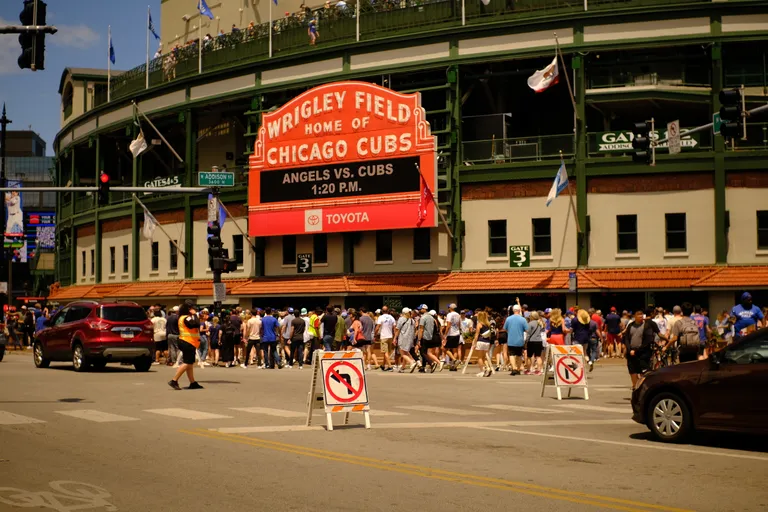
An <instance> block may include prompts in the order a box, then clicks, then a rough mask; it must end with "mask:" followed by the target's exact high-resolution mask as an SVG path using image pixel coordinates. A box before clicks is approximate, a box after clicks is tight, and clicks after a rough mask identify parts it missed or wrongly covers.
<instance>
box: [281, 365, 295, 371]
mask: <svg viewBox="0 0 768 512" xmlns="http://www.w3.org/2000/svg"><path fill="white" fill-rule="evenodd" d="M283 368H288V369H289V370H290V369H292V368H293V366H291V365H289V364H287V365H285V366H283Z"/></svg>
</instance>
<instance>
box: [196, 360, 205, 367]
mask: <svg viewBox="0 0 768 512" xmlns="http://www.w3.org/2000/svg"><path fill="white" fill-rule="evenodd" d="M197 366H199V367H200V368H205V362H204V361H199V362H198V363H197Z"/></svg>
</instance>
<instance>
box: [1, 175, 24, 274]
mask: <svg viewBox="0 0 768 512" xmlns="http://www.w3.org/2000/svg"><path fill="white" fill-rule="evenodd" d="M7 184H8V187H9V188H21V182H20V181H14V180H8V181H7ZM4 200H5V228H4V236H3V247H4V248H5V249H11V250H12V251H13V253H12V254H13V255H12V257H11V261H13V262H15V263H19V262H21V263H23V262H26V261H27V254H26V249H25V245H26V240H25V239H24V212H23V210H22V207H23V204H22V195H21V192H20V191H19V192H16V191H13V190H12V191H10V192H6V193H5V197H4Z"/></svg>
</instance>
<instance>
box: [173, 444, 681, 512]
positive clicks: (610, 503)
mask: <svg viewBox="0 0 768 512" xmlns="http://www.w3.org/2000/svg"><path fill="white" fill-rule="evenodd" d="M181 432H183V433H185V434H190V435H194V436H199V437H205V438H209V439H216V440H222V441H229V442H233V443H237V444H244V445H248V446H253V447H256V448H266V449H270V450H276V451H282V452H286V453H293V454H296V455H303V456H308V457H313V458H318V459H324V460H330V461H334V462H344V463H347V464H354V465H358V466H364V467H370V468H374V469H381V470H384V471H393V472H397V473H403V474H408V475H413V476H420V477H424V478H431V479H435V480H443V481H448V482H457V483H463V484H467V485H474V486H478V487H486V488H491V489H500V490H505V491H512V492H517V493H521V494H528V495H531V496H537V497H542V498H548V499H554V500H560V501H568V502H571V503H579V504H585V505H595V506H598V507H603V508H609V509H612V510H621V511H625V512H648V510H661V511H664V512H691V511H689V510H686V509H679V508H672V507H665V506H662V505H654V504H651V503H642V502H637V501H631V500H625V499H621V498H611V497H609V496H600V495H594V494H587V493H582V492H576V491H566V490H563V489H557V488H552V487H545V486H540V485H536V484H529V483H526V482H516V481H511V480H503V479H498V478H490V477H484V476H478V475H470V474H464V473H456V472H452V471H446V470H442V469H436V468H429V467H424V466H416V465H413V464H405V463H400V462H394V461H388V460H381V459H373V458H369V457H362V456H358V455H350V454H346V453H340V452H332V451H328V450H322V449H319V448H310V447H306V446H301V445H293V444H287V443H281V442H278V441H271V440H267V439H259V438H254V437H248V436H241V435H237V434H222V433H219V432H213V431H208V430H181Z"/></svg>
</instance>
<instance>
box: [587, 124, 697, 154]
mask: <svg viewBox="0 0 768 512" xmlns="http://www.w3.org/2000/svg"><path fill="white" fill-rule="evenodd" d="M678 128H679V126H678ZM668 132H669V130H663V131H662V130H656V131H653V132H651V139H652V140H660V139H662V138H665V137H668V136H669V133H668ZM678 132H680V130H678ZM632 139H633V134H632V132H631V131H626V132H601V133H597V134H595V147H592V146H590V152H597V153H628V152H631V151H633V150H634V149H633V148H632ZM590 144H591V141H590ZM698 146H699V134H698V133H693V134H691V135H686V136H685V137H681V138H680V148H681V149H682V150H683V151H690V150H692V149H697V148H698ZM668 147H669V146H668V144H667V143H666V142H662V143H661V144H658V145H656V146H655V148H656V151H661V150H664V149H667V148H668Z"/></svg>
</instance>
